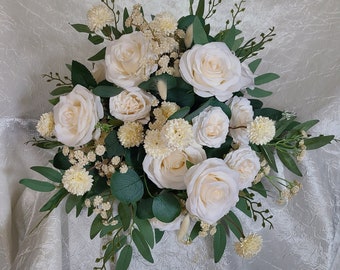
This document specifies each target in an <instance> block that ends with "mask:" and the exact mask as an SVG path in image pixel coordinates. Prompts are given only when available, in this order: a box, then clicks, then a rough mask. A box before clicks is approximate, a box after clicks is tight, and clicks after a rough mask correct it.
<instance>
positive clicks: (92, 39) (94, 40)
mask: <svg viewBox="0 0 340 270" xmlns="http://www.w3.org/2000/svg"><path fill="white" fill-rule="evenodd" d="M87 39H88V40H89V41H90V42H91V43H92V44H94V45H98V44H100V43H103V42H104V38H102V37H101V36H98V35H91V34H89V36H88V38H87Z"/></svg>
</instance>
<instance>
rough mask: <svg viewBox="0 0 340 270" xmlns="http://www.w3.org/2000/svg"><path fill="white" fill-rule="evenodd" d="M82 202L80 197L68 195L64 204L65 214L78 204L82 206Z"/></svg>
mask: <svg viewBox="0 0 340 270" xmlns="http://www.w3.org/2000/svg"><path fill="white" fill-rule="evenodd" d="M82 202H83V200H82V196H76V195H73V194H70V195H69V196H68V197H67V200H66V204H65V210H66V213H67V214H69V213H70V212H71V211H72V209H73V208H74V207H75V206H76V205H78V204H79V203H80V204H82Z"/></svg>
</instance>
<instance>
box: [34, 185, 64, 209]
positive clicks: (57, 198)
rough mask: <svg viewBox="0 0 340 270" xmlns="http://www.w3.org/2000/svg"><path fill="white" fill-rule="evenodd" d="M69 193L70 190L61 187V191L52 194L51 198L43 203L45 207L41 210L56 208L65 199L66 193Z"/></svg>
mask: <svg viewBox="0 0 340 270" xmlns="http://www.w3.org/2000/svg"><path fill="white" fill-rule="evenodd" d="M67 194H69V193H68V191H67V190H66V189H64V188H62V189H59V191H58V192H57V193H56V194H54V195H53V196H52V198H51V199H49V200H48V202H47V203H45V204H44V205H43V207H41V208H40V210H39V211H40V212H45V211H52V210H53V209H54V208H56V207H57V206H58V205H59V203H60V202H61V201H62V200H63V198H65V197H66V195H67Z"/></svg>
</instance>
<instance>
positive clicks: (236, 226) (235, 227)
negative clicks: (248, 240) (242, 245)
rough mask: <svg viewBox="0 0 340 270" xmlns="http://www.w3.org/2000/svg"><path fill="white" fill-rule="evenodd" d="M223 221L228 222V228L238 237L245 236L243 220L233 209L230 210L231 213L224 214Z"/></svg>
mask: <svg viewBox="0 0 340 270" xmlns="http://www.w3.org/2000/svg"><path fill="white" fill-rule="evenodd" d="M223 221H224V222H225V223H226V224H227V226H228V228H229V229H230V230H231V231H232V233H233V234H234V235H235V236H236V237H237V239H240V238H241V237H244V234H243V229H242V225H241V222H240V221H239V219H238V218H237V216H236V215H235V214H234V213H233V212H232V211H229V213H228V214H227V215H226V216H224V218H223Z"/></svg>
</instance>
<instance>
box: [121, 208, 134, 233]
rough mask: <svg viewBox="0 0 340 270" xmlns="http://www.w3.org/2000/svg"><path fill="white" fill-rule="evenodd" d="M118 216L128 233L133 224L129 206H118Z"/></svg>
mask: <svg viewBox="0 0 340 270" xmlns="http://www.w3.org/2000/svg"><path fill="white" fill-rule="evenodd" d="M118 215H119V217H120V220H121V221H122V225H123V230H124V231H126V230H127V229H128V228H129V227H130V224H131V219H132V213H131V208H130V206H129V205H127V204H125V203H122V202H120V203H119V204H118Z"/></svg>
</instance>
